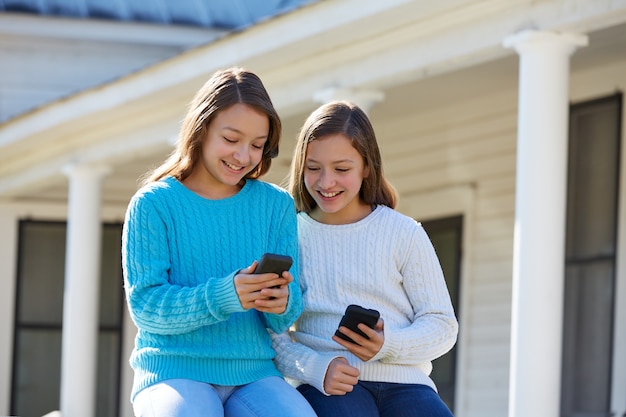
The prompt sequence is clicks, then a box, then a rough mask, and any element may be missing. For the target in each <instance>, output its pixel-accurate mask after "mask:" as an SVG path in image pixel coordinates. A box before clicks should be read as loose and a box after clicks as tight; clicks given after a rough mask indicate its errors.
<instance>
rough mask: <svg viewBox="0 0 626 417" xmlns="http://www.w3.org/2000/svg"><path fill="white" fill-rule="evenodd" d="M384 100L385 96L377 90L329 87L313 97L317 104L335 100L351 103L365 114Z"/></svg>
mask: <svg viewBox="0 0 626 417" xmlns="http://www.w3.org/2000/svg"><path fill="white" fill-rule="evenodd" d="M384 98H385V94H384V93H383V92H382V91H378V90H358V89H352V88H338V87H330V88H326V89H324V90H320V91H318V92H317V93H315V95H314V96H313V100H315V101H316V102H318V103H322V104H325V103H329V102H331V101H335V100H347V101H351V102H353V103H354V104H356V105H357V106H359V107H360V108H361V109H362V110H363V111H364V112H365V113H369V111H370V110H371V108H372V107H373V106H374V105H375V104H376V103H379V102H381V101H383V100H384Z"/></svg>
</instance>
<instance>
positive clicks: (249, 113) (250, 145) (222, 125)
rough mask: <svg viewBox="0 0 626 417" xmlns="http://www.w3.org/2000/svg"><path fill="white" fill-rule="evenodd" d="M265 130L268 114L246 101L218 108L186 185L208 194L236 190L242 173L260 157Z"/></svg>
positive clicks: (228, 193)
mask: <svg viewBox="0 0 626 417" xmlns="http://www.w3.org/2000/svg"><path fill="white" fill-rule="evenodd" d="M268 133H269V119H268V116H267V115H266V114H265V113H263V112H260V111H257V110H255V109H254V108H252V107H250V106H248V105H245V104H234V105H232V106H230V107H228V108H226V109H225V110H222V111H220V112H218V113H217V115H216V116H215V118H214V119H213V120H212V121H211V123H210V125H209V128H208V131H207V135H206V137H205V138H204V140H203V141H202V158H201V159H200V160H198V162H197V163H196V165H195V166H194V168H193V171H192V173H191V175H189V177H187V178H186V179H185V181H184V183H185V185H187V186H188V187H189V188H190V189H191V190H193V191H195V192H196V193H199V194H201V195H203V196H205V197H209V198H225V197H229V196H232V195H234V194H236V193H237V192H238V191H239V189H240V183H241V180H242V179H243V177H244V176H245V175H246V174H247V173H249V172H250V171H252V170H253V169H254V168H255V167H256V166H257V165H258V163H259V162H260V161H261V157H262V156H263V146H264V145H265V142H266V141H267V137H268Z"/></svg>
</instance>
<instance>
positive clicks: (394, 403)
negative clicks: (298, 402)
mask: <svg viewBox="0 0 626 417" xmlns="http://www.w3.org/2000/svg"><path fill="white" fill-rule="evenodd" d="M298 391H300V392H301V393H302V395H304V397H305V398H306V399H307V401H309V403H311V405H312V406H313V409H314V410H315V412H316V413H317V415H318V416H319V417H336V416H341V417H353V416H354V417H357V416H358V417H452V413H451V412H450V409H448V407H447V406H446V404H445V403H444V402H443V401H442V400H441V397H439V394H437V393H436V392H435V391H434V390H433V389H432V388H430V387H429V386H426V385H421V384H393V383H388V382H369V381H360V382H359V383H358V384H357V385H355V386H354V390H353V391H352V392H349V393H347V394H346V395H331V396H326V395H324V394H322V393H321V392H319V391H318V390H317V388H315V387H312V386H311V385H300V386H299V387H298Z"/></svg>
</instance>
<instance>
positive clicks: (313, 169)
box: [306, 167, 319, 171]
mask: <svg viewBox="0 0 626 417" xmlns="http://www.w3.org/2000/svg"><path fill="white" fill-rule="evenodd" d="M306 169H307V170H308V171H317V170H319V168H318V167H306Z"/></svg>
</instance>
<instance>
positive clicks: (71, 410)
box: [61, 165, 108, 417]
mask: <svg viewBox="0 0 626 417" xmlns="http://www.w3.org/2000/svg"><path fill="white" fill-rule="evenodd" d="M64 173H65V174H66V175H67V176H68V177H69V197H68V200H69V201H68V213H67V240H66V256H65V289H64V295H63V340H62V343H63V344H62V358H61V413H62V415H63V417H93V416H94V415H95V412H96V370H97V358H98V356H97V347H98V323H99V320H98V313H99V292H100V291H99V290H100V286H99V285H100V280H99V277H100V247H101V235H102V223H101V219H100V204H101V201H100V200H101V185H102V179H103V178H104V176H105V175H106V174H107V173H108V169H107V168H106V167H103V166H90V165H72V166H68V167H66V168H65V169H64Z"/></svg>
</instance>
